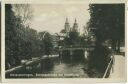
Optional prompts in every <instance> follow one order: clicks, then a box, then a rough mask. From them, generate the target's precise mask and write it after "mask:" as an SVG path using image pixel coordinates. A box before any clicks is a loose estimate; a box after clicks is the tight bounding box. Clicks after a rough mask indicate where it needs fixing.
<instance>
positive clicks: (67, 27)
mask: <svg viewBox="0 0 128 84" xmlns="http://www.w3.org/2000/svg"><path fill="white" fill-rule="evenodd" d="M64 27H65V32H66V33H68V32H69V31H70V25H69V22H68V18H66V22H65V25H64Z"/></svg>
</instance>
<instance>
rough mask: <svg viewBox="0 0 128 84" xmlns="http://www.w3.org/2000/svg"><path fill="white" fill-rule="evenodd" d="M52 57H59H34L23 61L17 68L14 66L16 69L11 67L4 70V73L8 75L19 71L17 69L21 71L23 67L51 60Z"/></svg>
mask: <svg viewBox="0 0 128 84" xmlns="http://www.w3.org/2000/svg"><path fill="white" fill-rule="evenodd" d="M53 57H59V55H49V56H47V55H44V56H42V57H34V58H32V59H29V60H25V61H24V62H23V63H21V65H19V66H16V67H13V68H10V69H8V70H6V71H5V73H6V74H8V73H11V72H13V71H16V70H19V69H21V68H23V67H26V66H29V65H31V64H33V63H36V62H40V60H41V59H46V58H53Z"/></svg>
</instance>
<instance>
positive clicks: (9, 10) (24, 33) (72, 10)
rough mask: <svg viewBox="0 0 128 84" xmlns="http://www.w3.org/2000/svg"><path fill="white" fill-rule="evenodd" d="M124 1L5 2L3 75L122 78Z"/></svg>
mask: <svg viewBox="0 0 128 84" xmlns="http://www.w3.org/2000/svg"><path fill="white" fill-rule="evenodd" d="M125 65H126V57H125V3H116V4H114V3H112V4H111V3H107V4H103V3H102V4H98V3H68V4H63V3H61V4H58V3H56V4H48V3H46V4H34V3H32V4H5V78H6V79H23V78H25V79H30V78H34V79H36V78H37V79H38V78H42V79H44V78H85V79H86V78H105V79H106V78H108V79H125V77H126V66H125Z"/></svg>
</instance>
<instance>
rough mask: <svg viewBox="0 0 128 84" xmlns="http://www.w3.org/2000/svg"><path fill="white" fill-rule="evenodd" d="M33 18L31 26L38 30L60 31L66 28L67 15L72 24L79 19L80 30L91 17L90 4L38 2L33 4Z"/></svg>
mask: <svg viewBox="0 0 128 84" xmlns="http://www.w3.org/2000/svg"><path fill="white" fill-rule="evenodd" d="M31 7H32V9H33V19H32V20H31V25H30V27H31V28H33V29H35V30H37V31H49V32H51V33H56V32H60V30H61V29H63V28H64V23H65V20H66V17H67V18H68V20H69V23H70V26H73V23H74V20H75V18H76V19H77V22H78V25H79V28H80V30H81V31H82V29H83V26H84V25H86V23H87V22H88V19H89V17H90V16H89V11H88V10H87V9H88V4H37V5H31Z"/></svg>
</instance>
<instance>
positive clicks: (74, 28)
mask: <svg viewBox="0 0 128 84" xmlns="http://www.w3.org/2000/svg"><path fill="white" fill-rule="evenodd" d="M73 31H78V23H77V21H76V19H75V22H74V25H73Z"/></svg>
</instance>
